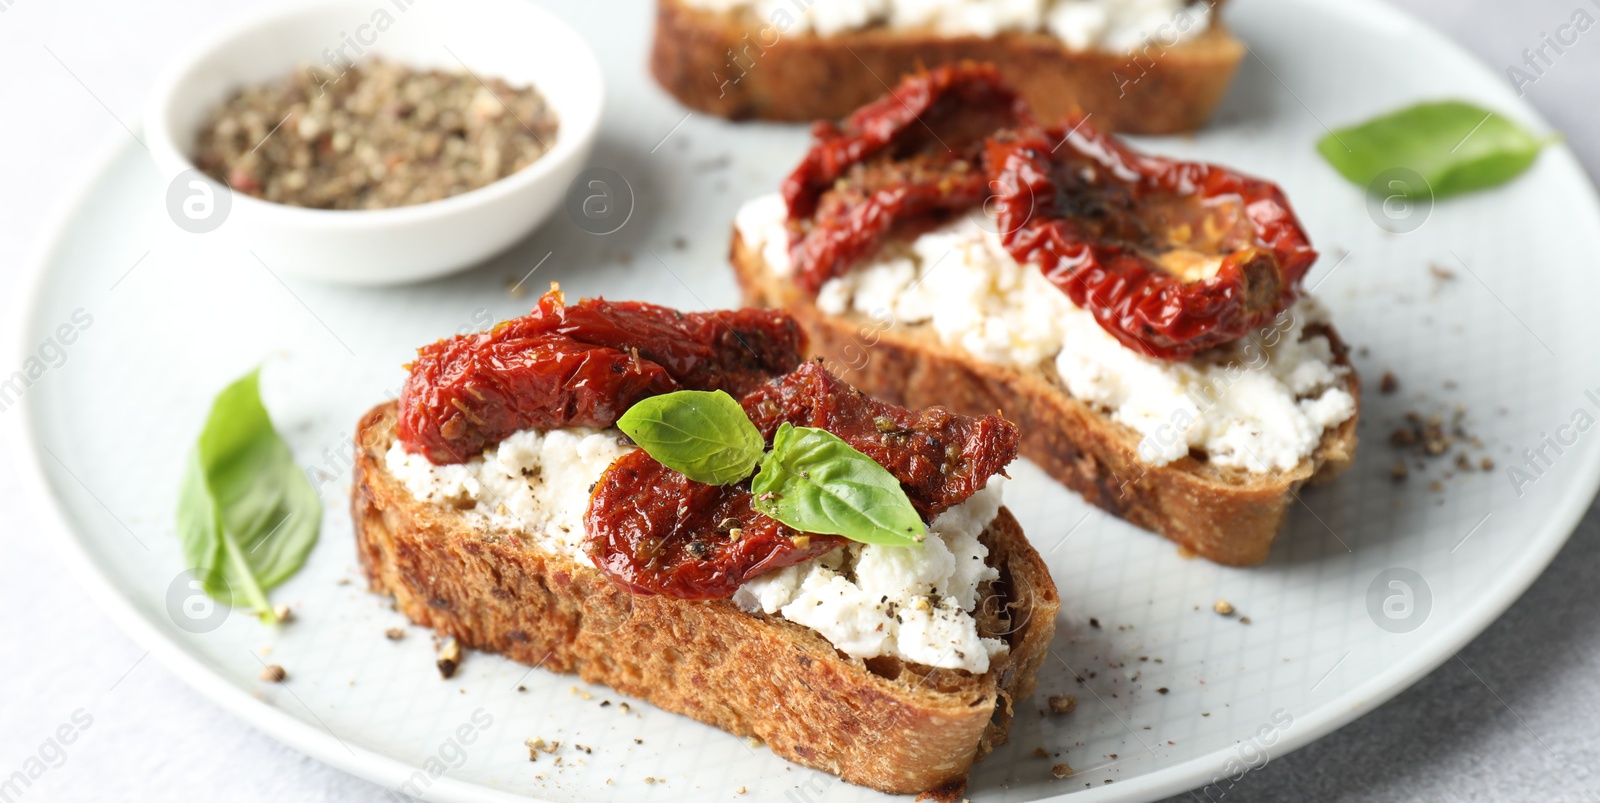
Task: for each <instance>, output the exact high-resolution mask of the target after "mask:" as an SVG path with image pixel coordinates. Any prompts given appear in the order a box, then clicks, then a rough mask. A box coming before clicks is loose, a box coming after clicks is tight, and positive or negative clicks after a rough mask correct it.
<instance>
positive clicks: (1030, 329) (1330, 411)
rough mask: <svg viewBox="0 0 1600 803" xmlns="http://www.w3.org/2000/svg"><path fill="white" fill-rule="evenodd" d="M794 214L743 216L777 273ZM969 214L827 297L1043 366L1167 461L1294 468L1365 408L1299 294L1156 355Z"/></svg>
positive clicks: (862, 268) (834, 310)
mask: <svg viewBox="0 0 1600 803" xmlns="http://www.w3.org/2000/svg"><path fill="white" fill-rule="evenodd" d="M786 214H787V211H786V209H785V207H784V204H783V199H782V198H781V197H779V196H776V195H771V196H764V197H761V198H757V199H755V200H753V201H751V202H749V203H748V204H746V205H745V207H744V208H743V209H741V210H740V212H739V214H738V215H737V217H736V218H735V221H734V222H735V225H736V226H737V227H738V229H739V233H740V236H741V237H742V238H743V239H744V241H745V242H746V243H748V244H751V245H752V246H753V247H755V248H757V249H758V250H759V251H760V253H761V255H762V258H763V259H764V260H765V261H766V263H767V265H768V267H769V269H771V270H773V271H774V272H776V273H779V274H781V275H787V274H788V273H789V272H790V271H791V266H790V263H789V255H788V250H787V243H788V234H787V231H786V230H785V228H784V225H783V221H784V217H785V216H786ZM981 220H982V218H981V216H980V215H976V214H974V215H969V216H966V217H963V218H960V219H958V220H956V221H955V222H952V223H949V224H946V225H945V226H943V227H941V228H939V229H935V230H933V231H930V232H927V233H925V234H923V235H921V236H920V237H918V238H916V239H915V240H913V241H911V242H908V243H897V244H892V245H890V246H887V247H885V248H884V249H882V251H881V252H880V253H879V254H878V255H877V256H875V257H874V258H873V259H871V260H870V261H868V262H866V263H863V264H861V265H858V266H856V267H855V268H852V269H851V270H850V271H849V272H848V273H846V274H845V275H843V276H840V277H837V278H834V279H831V280H829V281H828V282H827V283H825V284H824V285H823V286H822V289H821V291H820V292H819V293H818V294H817V306H818V307H819V308H820V309H821V310H822V311H823V312H826V313H828V314H830V315H840V314H844V313H847V312H856V313H861V314H864V315H868V316H871V318H872V319H873V320H876V321H886V322H888V325H890V326H909V325H927V326H931V327H932V328H933V330H934V331H935V332H936V333H937V334H938V335H939V337H940V339H942V340H943V341H944V342H945V343H948V344H950V345H952V346H955V347H958V348H961V349H964V350H966V351H967V352H969V353H970V354H972V355H973V356H974V357H976V358H978V359H980V360H983V361H985V362H991V363H997V364H1001V365H1012V366H1017V367H1022V368H1030V367H1031V368H1038V369H1040V370H1043V371H1045V372H1046V373H1047V374H1050V375H1052V376H1053V377H1054V378H1056V379H1057V380H1058V381H1059V382H1060V383H1061V385H1062V386H1063V387H1064V388H1065V389H1066V391H1067V392H1068V393H1070V394H1072V395H1073V396H1074V397H1076V398H1078V399H1080V400H1082V401H1084V402H1087V403H1090V404H1093V405H1095V406H1097V407H1099V408H1100V409H1103V410H1105V411H1107V412H1108V413H1109V414H1110V416H1111V417H1112V419H1113V420H1115V421H1117V422H1119V423H1122V424H1124V425H1126V426H1128V427H1130V428H1132V429H1133V430H1134V431H1136V432H1138V433H1139V434H1140V435H1141V436H1142V440H1141V442H1140V444H1139V457H1140V458H1141V459H1142V460H1143V461H1144V462H1145V463H1148V464H1150V465H1166V464H1167V463H1170V462H1172V461H1174V460H1177V459H1179V458H1181V457H1183V456H1184V455H1187V454H1189V452H1190V450H1191V449H1198V450H1201V451H1203V452H1205V454H1206V455H1207V458H1208V459H1209V461H1210V462H1211V463H1212V464H1213V465H1218V466H1223V467H1236V468H1243V469H1245V470H1248V471H1251V472H1256V473H1264V472H1267V471H1272V470H1278V471H1287V470H1290V469H1292V468H1294V467H1295V466H1296V465H1298V464H1299V463H1300V461H1301V460H1302V459H1304V458H1305V457H1307V456H1309V455H1310V454H1311V453H1312V451H1313V450H1315V449H1316V447H1317V445H1318V444H1319V443H1320V442H1321V441H1322V436H1323V434H1324V433H1325V432H1326V431H1327V429H1328V428H1329V427H1333V426H1337V425H1339V424H1341V423H1343V422H1344V421H1345V420H1347V419H1349V418H1350V417H1351V416H1352V415H1354V414H1355V410H1356V401H1355V399H1354V398H1353V397H1352V396H1351V395H1350V393H1349V392H1348V391H1346V390H1345V389H1344V387H1343V385H1342V377H1343V376H1344V374H1345V373H1347V372H1348V369H1347V368H1344V367H1342V366H1339V365H1336V364H1335V363H1334V355H1333V350H1332V347H1331V344H1329V342H1328V339H1327V338H1326V337H1324V336H1321V335H1307V333H1306V330H1307V327H1309V326H1312V325H1314V324H1320V323H1326V321H1327V313H1326V312H1325V311H1324V310H1323V309H1322V307H1321V306H1319V305H1318V304H1317V303H1316V302H1315V301H1314V300H1313V299H1311V298H1309V297H1302V298H1301V300H1300V301H1299V302H1297V303H1296V304H1295V305H1294V306H1292V307H1290V308H1289V309H1287V310H1285V311H1284V312H1283V313H1282V314H1280V315H1279V316H1278V317H1277V319H1276V320H1275V321H1273V322H1272V323H1271V324H1269V325H1268V326H1266V327H1264V328H1262V329H1260V330H1258V331H1256V332H1254V333H1252V334H1251V335H1250V336H1248V337H1245V338H1243V339H1241V340H1239V341H1236V342H1234V343H1232V344H1229V345H1228V346H1225V347H1222V348H1219V349H1216V350H1213V351H1211V352H1208V353H1206V354H1204V355H1202V356H1200V357H1197V358H1196V359H1193V360H1190V361H1188V362H1177V363H1174V362H1168V361H1166V360H1158V359H1154V358H1150V357H1146V356H1144V355H1142V354H1139V353H1137V352H1134V351H1132V350H1130V349H1128V348H1126V347H1125V346H1123V345H1122V344H1121V343H1119V342H1117V340H1116V339H1115V338H1113V337H1112V336H1111V335H1110V334H1108V333H1107V332H1106V331H1105V330H1104V329H1102V328H1101V327H1100V325H1099V324H1098V323H1096V322H1095V319H1094V316H1093V314H1092V313H1090V312H1088V311H1086V310H1084V309H1082V308H1080V307H1078V306H1077V305H1076V304H1074V303H1073V302H1072V299H1070V298H1068V297H1067V295H1066V293H1063V292H1061V290H1060V289H1058V288H1056V287H1055V286H1054V285H1052V284H1051V283H1050V282H1049V280H1048V279H1046V278H1045V277H1044V274H1043V272H1041V271H1040V270H1038V269H1037V268H1035V267H1033V266H1029V265H1019V264H1017V262H1016V260H1014V259H1012V258H1011V255H1010V254H1009V253H1007V252H1006V250H1005V248H1004V247H1003V246H1002V245H1001V244H1000V241H999V237H998V236H996V235H995V234H993V233H992V232H990V231H988V230H987V228H986V227H985V225H984V223H982V222H980V221H981Z"/></svg>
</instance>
